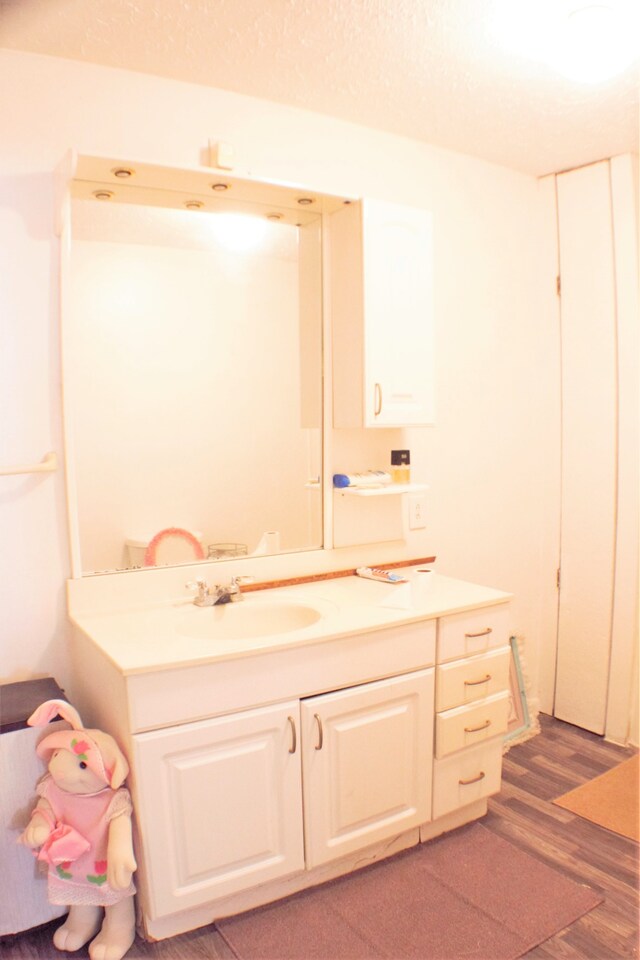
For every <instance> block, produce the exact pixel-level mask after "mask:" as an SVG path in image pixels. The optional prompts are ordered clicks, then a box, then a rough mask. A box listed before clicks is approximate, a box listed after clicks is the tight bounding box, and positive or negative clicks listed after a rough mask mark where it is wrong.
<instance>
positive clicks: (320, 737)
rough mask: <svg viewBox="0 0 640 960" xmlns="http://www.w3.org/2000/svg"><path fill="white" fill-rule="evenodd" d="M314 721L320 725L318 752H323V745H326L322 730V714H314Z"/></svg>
mask: <svg viewBox="0 0 640 960" xmlns="http://www.w3.org/2000/svg"><path fill="white" fill-rule="evenodd" d="M313 719H314V720H315V721H316V723H317V724H318V742H317V743H316V750H322V744H323V743H324V733H323V730H322V720H321V719H320V714H319V713H314V715H313Z"/></svg>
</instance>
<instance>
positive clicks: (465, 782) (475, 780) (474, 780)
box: [458, 770, 486, 787]
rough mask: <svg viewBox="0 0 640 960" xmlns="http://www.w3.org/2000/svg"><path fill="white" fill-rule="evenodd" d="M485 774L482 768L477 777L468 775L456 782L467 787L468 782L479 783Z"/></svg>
mask: <svg viewBox="0 0 640 960" xmlns="http://www.w3.org/2000/svg"><path fill="white" fill-rule="evenodd" d="M485 776H486V774H485V772H484V770H481V771H480V773H479V774H478V776H477V777H470V778H469V779H468V780H458V783H459V784H460V786H461V787H468V786H469V784H470V783H479V782H480V780H484V778H485Z"/></svg>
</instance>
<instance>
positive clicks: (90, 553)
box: [64, 158, 344, 574]
mask: <svg viewBox="0 0 640 960" xmlns="http://www.w3.org/2000/svg"><path fill="white" fill-rule="evenodd" d="M342 202H344V201H343V200H338V199H337V198H327V197H320V196H318V195H317V194H309V193H306V192H304V191H303V192H301V191H299V190H295V189H293V188H289V187H281V186H271V185H267V184H259V183H256V182H255V181H242V180H238V179H237V178H231V177H225V176H222V175H220V174H218V173H214V172H213V171H203V170H199V171H187V172H185V171H170V170H166V169H165V170H163V169H162V168H157V167H151V166H148V167H146V166H143V165H130V164H126V163H116V162H113V161H108V160H100V159H98V158H79V160H78V165H77V170H76V174H75V177H74V179H73V181H72V185H71V200H70V212H71V215H70V238H71V242H70V244H69V245H68V271H67V275H66V281H65V286H64V290H65V296H64V344H65V348H64V353H65V356H64V375H65V389H66V391H67V402H66V405H65V411H66V412H65V416H66V419H67V424H66V427H67V431H68V437H69V441H70V442H69V449H70V469H71V471H72V474H73V483H72V484H71V485H70V488H71V489H72V490H74V499H75V501H76V503H75V509H76V513H75V524H76V532H77V536H76V539H77V541H78V550H79V554H80V566H81V572H82V574H90V573H100V572H110V571H113V570H122V569H132V568H137V567H144V566H151V565H164V564H173V563H181V562H193V560H194V559H202V558H204V559H207V558H208V559H220V558H224V559H228V558H229V557H232V556H243V555H251V554H265V553H275V552H293V551H300V550H311V549H318V548H320V547H321V546H322V496H321V488H322V483H321V478H322V408H323V404H322V220H323V213H326V212H327V210H328V209H331V207H335V206H336V205H337V204H339V203H342Z"/></svg>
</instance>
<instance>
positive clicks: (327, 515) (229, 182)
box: [56, 150, 357, 580]
mask: <svg viewBox="0 0 640 960" xmlns="http://www.w3.org/2000/svg"><path fill="white" fill-rule="evenodd" d="M124 171H126V172H124ZM132 178H134V179H132ZM56 181H57V191H56V192H57V203H56V234H57V235H58V237H59V238H60V248H59V249H60V263H59V271H60V288H59V295H60V301H59V303H60V328H61V337H60V342H61V367H62V420H63V423H62V432H63V440H64V462H65V479H66V501H67V503H66V506H67V526H68V536H69V550H70V563H71V578H72V579H74V580H78V579H81V578H85V577H95V576H105V575H110V574H118V575H119V574H139V573H140V572H142V571H143V570H145V571H147V572H148V571H149V570H154V569H160V568H154V567H145V568H140V569H136V570H115V569H114V570H105V571H99V570H98V571H91V572H83V570H82V555H81V548H80V530H79V518H78V510H77V502H78V501H77V482H76V469H75V446H74V437H73V429H72V426H71V424H72V417H71V411H72V409H73V406H74V397H73V391H72V388H71V387H70V385H69V383H68V382H66V380H65V376H64V372H65V368H66V367H67V365H68V362H69V357H70V356H71V344H70V334H69V324H68V323H66V322H65V316H67V310H68V303H69V290H70V271H71V244H72V224H71V200H72V199H74V198H80V199H92V198H94V199H98V198H96V197H95V193H96V192H100V191H104V192H107V193H109V194H110V195H115V194H116V192H117V194H118V202H125V203H127V202H128V203H138V204H139V203H140V202H141V198H142V199H143V201H144V202H146V203H151V204H152V205H157V206H175V207H178V208H180V209H183V208H184V204H185V202H186V201H187V200H188V199H192V200H194V201H196V202H198V203H202V204H203V207H204V208H205V209H210V210H214V209H219V208H220V206H221V205H224V207H223V208H224V209H225V210H226V209H230V208H232V209H233V211H234V212H236V211H237V212H241V211H242V210H243V209H247V208H251V209H255V205H256V204H258V203H259V204H263V205H265V206H268V207H269V208H270V210H272V211H273V213H274V214H279V215H280V216H281V218H282V219H284V220H285V221H288V222H290V223H296V224H299V223H304V222H308V221H309V220H310V219H314V220H315V219H316V218H317V216H318V215H320V217H321V219H322V294H323V296H322V311H321V313H322V338H323V344H324V347H323V351H322V422H321V428H322V435H321V443H322V478H321V488H322V489H321V496H322V517H323V520H322V544H323V545H322V547H321V548H320V549H310V550H301V551H291V553H294V552H301V553H304V554H305V555H309V554H320V555H322V554H323V553H324V552H325V551H327V550H331V549H332V546H333V534H332V531H333V498H332V497H331V495H330V494H331V491H332V481H331V470H330V467H329V463H330V453H331V437H330V434H331V429H330V424H331V389H332V385H331V365H330V338H329V336H330V325H329V283H330V278H329V276H328V270H327V264H328V231H327V226H328V217H329V215H330V214H331V213H333V212H335V211H336V210H338V209H340V207H342V206H343V205H344V204H349V203H353V202H355V201H356V199H357V198H355V197H344V196H341V197H338V196H335V195H331V194H326V193H321V192H319V191H317V190H310V189H309V188H307V187H304V186H301V185H297V184H288V183H281V182H276V181H268V180H261V179H257V178H255V177H252V176H246V175H238V174H236V173H231V172H229V171H227V170H221V169H216V168H213V167H171V166H164V165H160V164H152V163H148V162H139V161H129V160H122V159H117V158H113V157H100V156H89V155H81V154H78V153H77V152H76V151H75V150H70V151H69V152H68V154H67V155H66V156H65V158H64V159H63V161H62V163H61V164H60V166H59V167H58V170H57V171H56ZM214 184H225V187H224V188H222V187H220V188H219V189H218V190H216V189H214V186H213V185H214ZM229 189H232V190H233V195H232V203H229V200H228V199H224V200H222V201H221V200H220V198H219V196H218V197H216V193H219V194H222V195H223V196H224V195H226V194H227V191H228V190H229ZM160 190H161V191H162V199H161V201H160V198H159V191H160ZM300 199H303V200H307V201H308V200H310V201H311V203H309V202H306V203H303V204H300V203H299V201H300ZM311 205H313V213H312V214H309V213H308V212H306V211H305V207H306V206H311ZM287 553H289V551H287ZM242 559H246V558H242V557H240V558H238V560H242ZM193 562H194V561H190V562H189V561H188V562H187V563H186V564H184V565H191V564H192V563H193ZM195 562H196V563H198V564H199V565H202V564H206V565H207V566H213V565H214V564H215V563H216V561H215V560H206V559H205V560H200V561H195ZM229 562H231V561H229ZM169 566H171V565H167V567H169ZM179 566H183V564H180V565H179ZM167 567H162V568H161V569H167Z"/></svg>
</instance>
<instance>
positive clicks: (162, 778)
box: [135, 701, 304, 917]
mask: <svg viewBox="0 0 640 960" xmlns="http://www.w3.org/2000/svg"><path fill="white" fill-rule="evenodd" d="M298 709H299V707H298V703H297V701H292V702H291V703H285V704H278V705H277V706H274V707H266V708H264V709H259V710H251V711H247V712H245V713H240V714H235V715H232V716H229V717H222V718H218V719H216V720H208V721H203V722H201V723H193V724H185V725H183V726H180V727H176V728H173V729H171V730H161V731H157V732H154V733H149V734H141V735H139V736H138V737H136V738H135V753H136V766H137V774H138V783H139V787H138V822H139V827H140V830H141V832H142V834H143V838H144V842H145V850H146V860H147V863H146V866H147V870H148V871H149V873H150V881H151V883H150V887H151V890H152V898H151V899H152V904H153V912H154V916H155V917H161V916H164V915H166V914H169V913H173V912H175V911H176V910H184V909H187V908H189V907H194V906H198V905H200V904H203V903H207V902H208V901H210V900H213V899H215V898H216V897H221V896H226V895H227V894H231V893H235V892H237V891H239V890H242V889H245V888H247V887H252V886H255V885H256V884H258V883H263V882H265V881H267V880H273V879H275V878H277V877H280V876H284V875H286V874H289V873H292V872H294V871H296V870H299V869H302V868H303V867H304V855H303V839H302V817H301V811H300V792H301V779H300V759H299V753H298V752H296V753H290V750H291V748H292V746H293V737H292V722H293V723H295V724H296V727H297V726H298ZM289 718H291V720H290V719H289Z"/></svg>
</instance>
